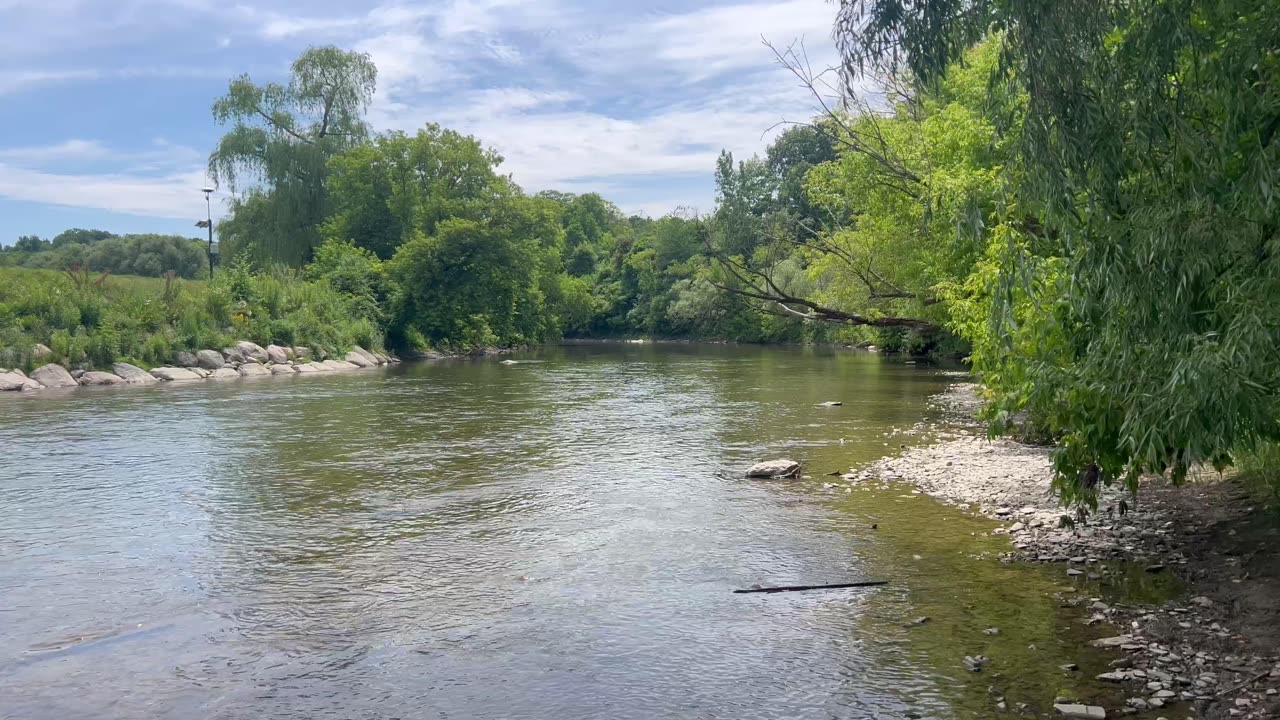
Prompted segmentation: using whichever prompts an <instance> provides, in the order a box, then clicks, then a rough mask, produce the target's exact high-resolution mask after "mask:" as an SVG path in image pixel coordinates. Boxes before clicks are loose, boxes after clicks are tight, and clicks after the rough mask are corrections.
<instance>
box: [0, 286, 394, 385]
mask: <svg viewBox="0 0 1280 720" xmlns="http://www.w3.org/2000/svg"><path fill="white" fill-rule="evenodd" d="M241 339H248V340H253V341H254V342H257V343H260V344H267V343H277V344H282V345H305V346H307V347H311V348H313V349H315V350H316V351H317V352H319V353H322V354H323V353H330V354H333V353H338V352H340V351H342V352H345V351H346V349H347V348H349V347H350V346H351V345H353V344H359V345H362V346H364V347H368V348H379V347H381V344H382V343H381V340H382V338H381V334H380V331H379V329H378V324H377V321H376V319H375V318H372V317H370V316H369V314H368V308H367V307H364V306H362V305H361V304H360V303H358V302H356V301H355V300H353V298H352V296H350V295H348V294H346V293H343V292H340V291H339V290H336V289H335V288H334V286H333V285H332V284H330V282H329V281H328V280H327V279H324V278H320V279H316V280H306V279H304V278H302V277H300V276H299V274H298V273H297V272H295V271H290V270H284V269H279V270H276V271H274V272H270V273H258V274H254V273H251V272H250V271H249V269H248V267H247V265H245V264H243V263H233V264H232V265H231V266H229V267H227V268H224V269H223V270H222V271H221V272H219V273H218V274H217V276H216V277H215V280H214V282H212V283H210V282H205V281H185V280H180V279H176V278H173V277H169V278H139V277H115V276H111V275H106V274H97V273H90V272H89V271H87V270H77V271H52V270H28V269H18V268H0V367H24V368H26V369H31V367H32V366H33V365H35V364H40V363H37V362H36V361H35V359H34V358H33V357H32V356H31V348H32V347H33V346H34V345H35V344H36V343H41V344H44V345H46V346H48V347H49V349H51V350H52V351H53V357H52V358H49V359H47V360H42V361H40V362H41V363H42V362H59V363H62V364H64V365H66V366H67V367H98V368H108V369H109V367H110V365H111V363H112V362H115V361H125V362H133V363H136V364H140V365H143V366H145V367H154V366H157V365H170V364H172V363H173V362H174V357H175V355H176V354H177V352H178V351H179V350H198V349H202V348H221V347H225V346H226V345H228V344H230V343H231V342H233V341H235V340H241Z"/></svg>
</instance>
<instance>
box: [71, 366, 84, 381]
mask: <svg viewBox="0 0 1280 720" xmlns="http://www.w3.org/2000/svg"><path fill="white" fill-rule="evenodd" d="M84 373H85V371H84V369H83V368H76V369H75V370H72V371H71V377H73V378H75V379H76V380H79V379H80V376H81V375H84Z"/></svg>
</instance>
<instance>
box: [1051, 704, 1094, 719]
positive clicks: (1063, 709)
mask: <svg viewBox="0 0 1280 720" xmlns="http://www.w3.org/2000/svg"><path fill="white" fill-rule="evenodd" d="M1053 709H1054V710H1057V711H1058V714H1059V715H1061V716H1062V717H1065V718H1080V719H1081V720H1107V711H1106V710H1104V709H1102V708H1100V707H1098V706H1097V705H1080V704H1077V703H1058V704H1057V705H1054V706H1053Z"/></svg>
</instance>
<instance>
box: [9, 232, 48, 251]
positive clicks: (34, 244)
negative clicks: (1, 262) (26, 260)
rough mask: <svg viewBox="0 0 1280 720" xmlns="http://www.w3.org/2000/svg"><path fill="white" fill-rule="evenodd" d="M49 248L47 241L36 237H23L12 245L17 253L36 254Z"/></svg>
mask: <svg viewBox="0 0 1280 720" xmlns="http://www.w3.org/2000/svg"><path fill="white" fill-rule="evenodd" d="M48 247H50V243H49V241H48V240H45V239H44V238H42V237H40V236H38V235H23V236H22V237H20V238H18V241H17V242H15V243H14V244H13V249H14V250H16V251H19V252H29V253H37V252H40V251H41V250H45V249H47V248H48Z"/></svg>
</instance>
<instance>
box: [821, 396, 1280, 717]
mask: <svg viewBox="0 0 1280 720" xmlns="http://www.w3.org/2000/svg"><path fill="white" fill-rule="evenodd" d="M973 393H974V388H973V386H971V385H957V386H955V387H953V388H952V390H951V391H950V392H949V393H948V394H947V395H946V396H944V397H942V398H940V399H939V400H940V402H941V404H943V405H944V406H945V407H947V408H948V409H949V410H950V412H951V414H952V415H953V419H954V420H955V421H956V422H955V423H954V424H952V425H949V429H947V430H944V431H942V432H940V434H939V437H938V441H937V442H936V443H935V444H932V445H929V446H926V447H920V448H914V449H908V450H905V451H904V452H903V453H902V454H900V455H898V456H895V457H891V458H886V459H884V460H882V461H880V462H877V463H874V464H872V465H870V466H867V467H863V468H859V469H857V470H855V471H853V472H851V473H850V474H848V475H845V476H843V477H844V480H845V481H846V482H851V483H864V482H877V481H879V482H905V483H910V484H912V485H914V486H916V487H918V488H919V489H920V490H921V491H923V492H925V493H927V494H929V495H932V496H934V497H936V498H939V499H941V500H943V501H944V502H948V503H951V504H955V505H958V506H961V507H964V508H967V509H969V510H971V511H975V512H978V513H981V514H984V515H987V516H989V517H992V518H994V519H996V520H998V521H1000V522H1001V523H1003V525H1002V526H1001V527H1000V528H997V529H996V530H995V531H994V532H995V533H997V534H1007V535H1008V536H1009V537H1010V540H1011V544H1012V547H1011V549H1010V551H1009V552H1008V553H1006V554H1005V555H1004V556H1003V558H1002V560H1004V561H1005V562H1020V561H1025V562H1037V563H1053V564H1055V565H1057V566H1059V567H1061V572H1062V573H1063V580H1064V581H1065V582H1069V583H1071V584H1072V586H1073V587H1074V588H1075V592H1072V593H1068V594H1067V596H1066V597H1065V599H1064V602H1068V603H1071V604H1074V605H1078V606H1085V607H1087V608H1088V611H1089V614H1088V616H1087V618H1086V620H1085V622H1086V623H1087V624H1089V625H1091V626H1096V627H1097V629H1098V635H1099V637H1098V639H1096V640H1095V641H1094V643H1095V644H1096V645H1098V646H1101V647H1108V648H1114V649H1115V651H1116V652H1117V654H1118V657H1117V658H1116V660H1115V662H1113V663H1112V665H1113V668H1114V669H1113V670H1112V671H1110V672H1108V673H1105V674H1104V675H1102V676H1099V679H1101V680H1104V681H1110V682H1115V683H1119V684H1121V685H1123V686H1124V688H1125V690H1126V694H1128V695H1129V698H1128V701H1127V703H1126V705H1125V706H1123V707H1116V708H1105V709H1103V710H1105V711H1106V714H1105V716H1106V717H1117V716H1123V715H1130V714H1137V713H1142V712H1149V713H1150V714H1148V715H1144V717H1153V718H1154V717H1157V716H1160V717H1169V718H1174V717H1202V718H1242V719H1244V720H1262V719H1263V718H1280V558H1277V553H1276V549H1277V548H1280V537H1278V534H1280V533H1278V531H1277V528H1276V523H1275V520H1274V517H1269V516H1267V515H1266V514H1265V513H1264V512H1262V510H1261V509H1260V508H1259V507H1257V504H1256V503H1255V502H1254V501H1253V499H1251V498H1250V497H1249V496H1248V495H1247V494H1246V493H1245V491H1244V490H1243V488H1242V487H1241V486H1240V485H1239V484H1238V483H1236V482H1233V481H1231V480H1230V479H1224V478H1221V477H1219V476H1218V475H1216V474H1212V475H1208V476H1205V477H1202V478H1200V479H1199V480H1197V481H1195V482H1192V483H1191V484H1188V485H1186V486H1184V487H1181V488H1174V487H1170V486H1169V485H1167V484H1166V483H1164V482H1162V481H1160V480H1159V479H1150V480H1146V481H1144V482H1143V484H1142V487H1141V489H1140V491H1139V493H1138V495H1137V497H1136V498H1135V497H1133V496H1131V495H1129V494H1127V493H1124V492H1123V491H1115V490H1112V491H1109V492H1108V493H1106V494H1104V496H1103V497H1102V499H1101V500H1100V502H1099V506H1098V511H1097V512H1096V513H1094V514H1093V515H1092V516H1090V517H1088V518H1086V519H1079V518H1074V516H1073V515H1072V514H1071V513H1070V512H1068V511H1067V510H1065V509H1063V508H1061V507H1059V505H1058V503H1057V501H1056V499H1055V498H1054V497H1053V496H1052V494H1051V492H1050V486H1051V481H1052V472H1051V469H1050V464H1049V462H1050V461H1049V450H1048V449H1047V448H1043V447H1034V446H1028V445H1022V444H1020V443H1017V442H1013V441H1009V440H995V441H991V440H987V439H986V438H984V437H981V436H980V435H979V434H978V433H977V432H976V430H975V429H974V428H973V427H972V422H971V418H972V410H973V409H974V408H975V407H976V399H975V398H974V394H973ZM1121 501H1124V503H1125V508H1124V510H1125V511H1124V512H1122V507H1121ZM1064 518H1072V519H1074V520H1075V522H1074V523H1073V524H1068V523H1066V522H1064ZM1134 573H1137V574H1139V575H1141V574H1147V573H1149V574H1152V575H1155V574H1164V573H1169V574H1174V575H1176V576H1177V577H1178V579H1179V580H1180V581H1181V582H1182V583H1183V584H1184V586H1185V587H1186V589H1187V592H1186V595H1185V598H1186V599H1180V600H1176V601H1172V602H1168V603H1164V604H1161V605H1158V606H1152V605H1141V604H1133V603H1129V604H1122V603H1119V602H1116V603H1110V604H1109V603H1108V602H1105V601H1104V597H1103V596H1104V593H1105V591H1106V589H1107V587H1108V586H1109V585H1118V584H1121V583H1122V582H1124V580H1125V578H1128V577H1132V576H1133V574H1134ZM1069 700H1070V701H1072V702H1075V701H1077V700H1087V698H1084V699H1074V698H1062V699H1061V701H1062V703H1064V706H1063V707H1060V708H1059V712H1060V713H1062V714H1064V715H1068V716H1070V715H1069V711H1074V710H1075V709H1076V708H1067V707H1066V706H1065V703H1066V702H1067V701H1069ZM1099 709H1100V708H1093V709H1091V710H1090V712H1094V713H1096V712H1097V711H1098V710H1099ZM1080 717H1102V716H1099V715H1096V714H1095V715H1080Z"/></svg>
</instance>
